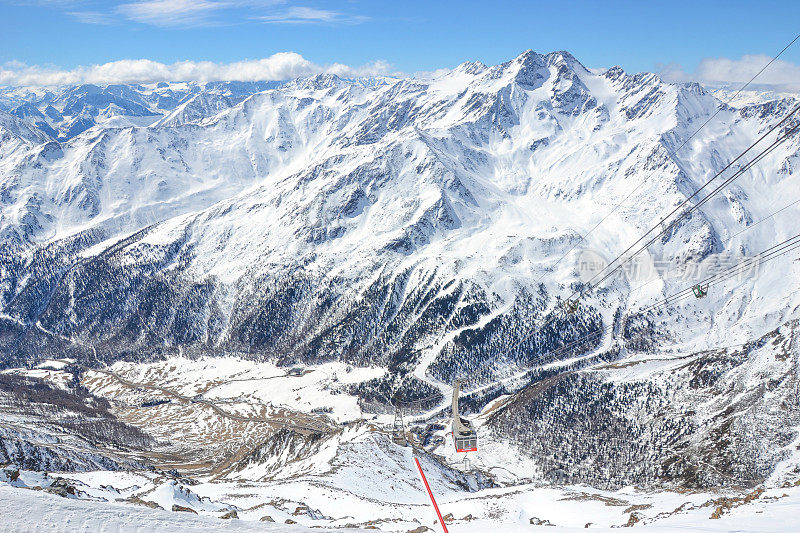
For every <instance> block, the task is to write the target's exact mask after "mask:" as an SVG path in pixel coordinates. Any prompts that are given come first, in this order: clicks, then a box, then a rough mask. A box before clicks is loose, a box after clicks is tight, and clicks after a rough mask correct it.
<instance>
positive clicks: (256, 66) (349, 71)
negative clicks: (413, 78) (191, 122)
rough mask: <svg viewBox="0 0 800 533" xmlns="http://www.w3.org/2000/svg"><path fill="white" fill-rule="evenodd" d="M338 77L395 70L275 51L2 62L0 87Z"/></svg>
mask: <svg viewBox="0 0 800 533" xmlns="http://www.w3.org/2000/svg"><path fill="white" fill-rule="evenodd" d="M326 72H327V73H331V74H336V75H338V76H342V77H357V76H380V75H388V74H393V75H394V74H396V73H393V72H391V65H389V64H388V63H387V62H385V61H375V62H373V63H369V64H366V65H362V66H360V67H352V66H348V65H342V64H339V63H335V64H332V65H317V64H315V63H312V62H311V61H309V60H307V59H305V58H304V57H303V56H301V55H300V54H297V53H294V52H280V53H277V54H274V55H272V56H270V57H266V58H263V59H253V60H245V61H237V62H235V63H214V62H211V61H179V62H177V63H172V64H164V63H160V62H158V61H152V60H149V59H124V60H121V61H112V62H110V63H104V64H102V65H91V66H82V67H77V68H74V69H71V70H64V69H59V68H56V67H44V66H36V65H30V66H29V65H25V64H23V63H19V62H16V61H15V62H9V63H5V64H4V65H2V67H0V85H12V86H48V85H78V84H82V83H94V84H99V85H103V84H108V83H154V82H159V81H196V82H207V81H263V80H286V79H292V78H297V77H302V76H311V75H314V74H320V73H326Z"/></svg>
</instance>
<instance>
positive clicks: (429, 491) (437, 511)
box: [414, 457, 450, 533]
mask: <svg viewBox="0 0 800 533" xmlns="http://www.w3.org/2000/svg"><path fill="white" fill-rule="evenodd" d="M414 461H416V462H417V468H418V469H419V475H420V476H422V482H423V483H425V488H426V489H427V490H428V496H430V497H431V502H432V503H433V508H434V509H436V516H438V517H439V523H440V524H442V529H443V530H444V533H450V532H449V531H447V526H446V525H445V523H444V519H443V518H442V513H441V512H439V506H438V505H436V500H435V499H434V498H433V492H431V487H430V485H428V480H427V479H425V472H423V471H422V465H420V464H419V459H417V458H416V457H414Z"/></svg>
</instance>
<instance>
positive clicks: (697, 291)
mask: <svg viewBox="0 0 800 533" xmlns="http://www.w3.org/2000/svg"><path fill="white" fill-rule="evenodd" d="M692 292H693V293H694V297H695V298H705V297H706V295H707V294H708V285H706V286H705V287H701V286H700V284H699V283H698V284H697V285H695V286H694V287H692Z"/></svg>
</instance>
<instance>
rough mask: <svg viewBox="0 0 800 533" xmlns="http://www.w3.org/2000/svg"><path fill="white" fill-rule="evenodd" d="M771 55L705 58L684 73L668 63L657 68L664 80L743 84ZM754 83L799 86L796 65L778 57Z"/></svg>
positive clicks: (799, 71)
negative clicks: (694, 67) (695, 66)
mask: <svg viewBox="0 0 800 533" xmlns="http://www.w3.org/2000/svg"><path fill="white" fill-rule="evenodd" d="M771 59H772V58H771V57H769V56H767V55H763V54H753V55H746V56H742V58H741V59H728V58H724V57H721V58H708V59H704V60H702V61H701V62H700V63H699V64H698V65H697V68H696V69H695V71H694V72H686V71H685V70H684V69H683V67H682V66H681V65H677V64H674V63H672V64H669V65H663V66H662V67H661V68H660V71H659V75H660V76H661V77H662V78H663V79H664V80H666V81H671V82H686V81H699V82H701V83H705V84H709V85H719V84H741V85H743V84H745V83H747V82H748V81H750V79H751V78H752V77H753V76H755V75H756V73H757V72H758V71H760V70H761V69H762V68H764V65H766V64H767V63H769V62H770V60H771ZM753 84H754V85H755V86H761V87H765V86H766V87H770V88H773V89H776V90H788V91H791V90H798V89H800V65H796V64H794V63H791V62H789V61H784V60H782V59H777V60H775V61H774V62H773V63H772V64H771V65H770V66H769V67H768V68H767V69H766V70H765V71H764V72H762V73H761V74H759V76H758V78H756V79H755V81H754V82H753Z"/></svg>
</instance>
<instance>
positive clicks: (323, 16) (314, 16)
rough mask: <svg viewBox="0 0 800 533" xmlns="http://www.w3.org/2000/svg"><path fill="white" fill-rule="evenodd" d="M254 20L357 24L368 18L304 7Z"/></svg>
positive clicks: (295, 7) (270, 22)
mask: <svg viewBox="0 0 800 533" xmlns="http://www.w3.org/2000/svg"><path fill="white" fill-rule="evenodd" d="M256 19H257V20H260V21H262V22H265V23H267V24H320V23H328V24H333V23H346V24H358V23H361V22H365V21H367V20H369V19H368V17H363V16H356V17H354V16H347V15H344V14H342V13H339V12H337V11H328V10H326V9H316V8H313V7H304V6H292V7H289V8H286V9H283V10H280V11H276V12H274V13H270V14H269V15H262V16H260V17H256Z"/></svg>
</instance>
